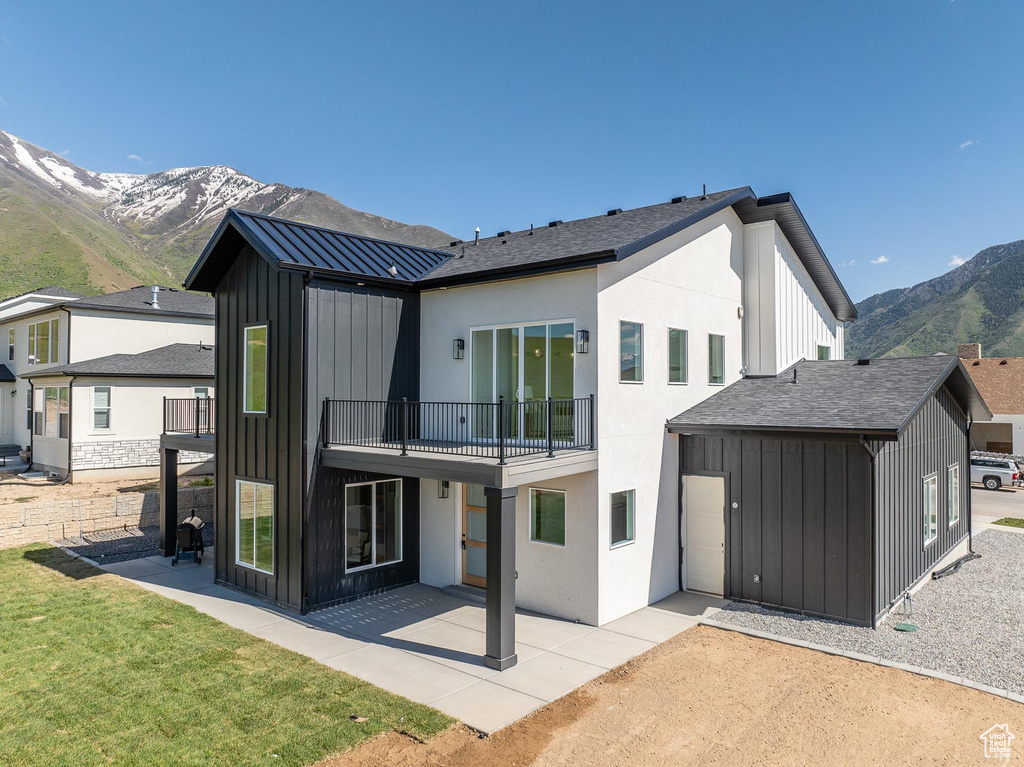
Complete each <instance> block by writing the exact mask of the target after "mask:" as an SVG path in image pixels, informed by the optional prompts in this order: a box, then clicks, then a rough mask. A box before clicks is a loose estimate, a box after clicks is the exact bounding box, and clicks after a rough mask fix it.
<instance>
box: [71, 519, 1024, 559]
mask: <svg viewBox="0 0 1024 767" xmlns="http://www.w3.org/2000/svg"><path fill="white" fill-rule="evenodd" d="M1022 537H1024V536H1022ZM54 543H56V544H57V545H58V546H62V547H64V548H65V549H68V550H70V551H73V552H75V553H76V554H79V555H81V556H83V557H88V558H89V559H91V560H93V561H94V562H97V563H99V564H101V565H109V564H111V563H113V562H126V561H128V560H129V559H142V558H143V557H152V556H155V555H157V554H159V553H160V528H159V527H128V528H125V529H123V530H104V531H101V532H96V533H87V534H86V535H85V536H84V537H82V538H66V539H63V540H58V541H54ZM203 546H204V547H205V549H206V553H207V554H210V555H212V554H213V525H212V524H211V523H209V522H207V523H206V525H205V526H204V527H203Z"/></svg>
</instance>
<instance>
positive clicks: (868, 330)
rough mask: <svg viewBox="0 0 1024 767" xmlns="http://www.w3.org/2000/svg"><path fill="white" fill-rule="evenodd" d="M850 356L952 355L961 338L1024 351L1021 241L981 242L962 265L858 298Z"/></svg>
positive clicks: (991, 348) (996, 349) (1009, 352)
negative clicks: (857, 315)
mask: <svg viewBox="0 0 1024 767" xmlns="http://www.w3.org/2000/svg"><path fill="white" fill-rule="evenodd" d="M857 312H858V314H859V317H860V319H858V320H857V321H856V322H854V323H853V324H852V325H851V326H850V328H849V330H848V332H847V356H848V357H892V356H908V355H910V356H913V355H922V354H935V353H938V352H945V353H947V354H955V353H956V347H957V346H958V345H959V344H962V343H973V342H978V343H981V344H982V348H983V349H984V350H985V351H986V352H992V353H995V354H997V355H1005V356H1019V355H1024V240H1015V241H1013V242H1008V243H1003V244H1000V245H993V246H991V247H988V248H984V249H983V250H981V251H979V252H978V253H977V254H975V255H974V256H973V257H972V258H970V259H969V260H967V261H966V262H965V263H963V264H961V265H960V266H958V267H956V268H955V269H952V270H950V271H949V272H946V273H945V274H942V275H940V276H938V277H934V278H932V279H930V280H924V281H923V282H919V283H917V284H916V285H913V286H911V287H907V288H895V289H893V290H886V291H883V292H881V293H876V294H875V295H873V296H869V297H868V298H865V299H864V300H863V301H860V302H859V303H858V304H857Z"/></svg>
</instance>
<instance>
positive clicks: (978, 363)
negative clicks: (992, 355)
mask: <svg viewBox="0 0 1024 767" xmlns="http://www.w3.org/2000/svg"><path fill="white" fill-rule="evenodd" d="M980 364H981V362H979V361H978V360H975V361H974V362H972V363H971V365H972V366H973V367H978V365H980Z"/></svg>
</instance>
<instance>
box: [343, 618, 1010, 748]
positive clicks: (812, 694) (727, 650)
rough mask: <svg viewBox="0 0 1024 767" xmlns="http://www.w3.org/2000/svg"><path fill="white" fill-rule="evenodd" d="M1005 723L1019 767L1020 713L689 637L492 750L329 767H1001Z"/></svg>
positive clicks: (818, 657) (518, 727) (942, 687)
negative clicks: (992, 739) (990, 753)
mask: <svg viewBox="0 0 1024 767" xmlns="http://www.w3.org/2000/svg"><path fill="white" fill-rule="evenodd" d="M1008 662H1017V661H1009V659H1008ZM1004 723H1005V724H1009V728H1010V731H1011V732H1013V733H1016V734H1018V738H1017V741H1016V742H1017V744H1019V745H1015V746H1014V747H1013V752H1014V753H1013V758H1012V759H1011V762H1012V763H1017V762H1019V761H1024V706H1022V705H1019V704H1017V703H1014V702H1012V701H1009V700H1006V699H1003V698H998V697H995V696H992V695H988V694H987V693H983V692H978V691H976V690H970V689H967V688H964V687H961V686H959V685H954V684H951V683H948V682H942V681H939V680H936V679H929V678H926V677H921V676H917V675H914V674H910V673H907V672H904V671H899V670H897V669H891V668H882V667H879V666H874V665H871V664H866V663H860V662H858V661H853V660H848V659H846V658H839V657H835V656H831V655H825V654H823V653H819V652H815V651H812V650H803V649H799V648H795V647H790V646H787V645H782V644H778V643H776V642H770V641H766V640H761V639H754V638H752V637H747V636H744V635H742V634H736V633H733V632H728V631H720V630H717V629H713V628H708V627H697V628H694V629H691V630H690V631H687V632H685V633H683V634H681V635H679V636H677V637H676V638H675V639H673V640H670V641H668V642H666V643H664V644H662V645H660V646H658V647H656V648H654V649H653V650H651V651H650V652H648V653H647V654H645V655H643V656H641V657H639V658H637V659H635V660H634V661H633V662H631V663H629V664H627V665H626V666H623V667H621V668H619V669H615V670H614V671H611V672H609V673H608V674H606V675H605V676H603V677H601V678H599V679H595V680H594V681H593V682H590V683H589V684H587V685H585V686H584V687H582V688H580V689H579V690H576V691H575V692H573V693H571V694H570V695H568V696H566V697H565V698H562V699H561V700H558V701H555V702H554V703H552V704H551V705H549V706H547V707H546V708H543V709H541V710H540V711H538V712H536V713H534V714H532V715H531V716H529V717H527V718H526V719H523V720H521V721H519V722H517V723H516V724H514V725H512V726H510V727H507V728H505V729H504V730H500V731H499V732H497V733H495V734H494V735H492V736H491V737H489V738H481V737H479V736H478V735H477V734H476V733H475V732H473V731H472V730H469V729H468V728H466V727H462V726H459V727H456V728H453V729H451V730H449V731H448V732H446V733H444V734H443V735H441V736H439V737H437V738H435V739H434V740H432V741H431V742H429V743H425V744H424V743H418V742H416V741H414V740H412V739H411V738H408V737H405V736H402V735H397V734H394V733H392V734H390V735H386V736H384V737H382V738H379V739H377V740H374V741H371V742H370V743H367V744H365V745H363V746H362V747H361V748H358V749H356V750H355V751H352V752H350V753H347V754H343V755H341V756H339V757H335V758H333V759H331V760H327V761H326V762H324V763H323V765H324V767H327V766H328V765H329V767H355V766H358V767H371V766H372V767H378V766H379V765H389V767H414V766H415V767H419V766H420V765H430V766H433V767H440V766H441V765H444V766H445V767H478V766H480V765H518V766H520V767H523V766H525V765H566V767H568V766H569V765H573V766H575V765H630V766H631V767H651V766H653V765H658V766H659V767H665V766H667V765H671V766H672V767H676V766H677V765H691V764H692V765H700V764H743V765H778V764H820V763H824V764H883V763H884V764H937V765H938V764H943V765H946V764H985V763H988V762H994V761H999V762H1000V764H1005V763H1006V762H1005V761H1003V760H993V759H986V758H985V755H984V745H983V743H982V741H981V740H979V737H978V736H979V735H981V733H983V732H985V731H986V730H988V729H989V728H990V727H991V726H992V725H994V724H1004Z"/></svg>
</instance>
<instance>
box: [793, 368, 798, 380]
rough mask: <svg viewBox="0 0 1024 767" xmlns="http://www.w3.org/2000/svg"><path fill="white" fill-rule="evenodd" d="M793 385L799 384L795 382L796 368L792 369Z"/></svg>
mask: <svg viewBox="0 0 1024 767" xmlns="http://www.w3.org/2000/svg"><path fill="white" fill-rule="evenodd" d="M793 383H799V381H797V380H796V368H793Z"/></svg>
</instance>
